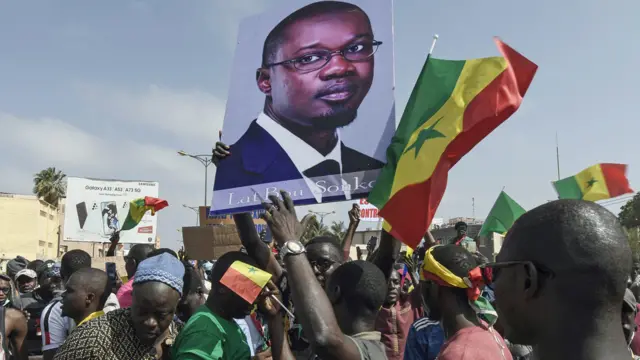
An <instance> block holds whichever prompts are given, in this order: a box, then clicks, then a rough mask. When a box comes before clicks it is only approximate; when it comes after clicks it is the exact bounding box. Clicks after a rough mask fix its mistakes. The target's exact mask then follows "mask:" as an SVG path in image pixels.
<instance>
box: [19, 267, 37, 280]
mask: <svg viewBox="0 0 640 360" xmlns="http://www.w3.org/2000/svg"><path fill="white" fill-rule="evenodd" d="M20 276H27V277H29V278H31V279H35V278H37V277H38V274H36V272H35V271H33V270H31V269H22V270H20V271H18V273H16V280H17V279H18V278H19V277H20Z"/></svg>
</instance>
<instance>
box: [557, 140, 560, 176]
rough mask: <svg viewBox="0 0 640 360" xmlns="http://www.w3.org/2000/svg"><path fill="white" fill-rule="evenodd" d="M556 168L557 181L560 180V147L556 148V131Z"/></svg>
mask: <svg viewBox="0 0 640 360" xmlns="http://www.w3.org/2000/svg"><path fill="white" fill-rule="evenodd" d="M556 166H557V168H558V180H560V147H559V146H558V132H557V131H556Z"/></svg>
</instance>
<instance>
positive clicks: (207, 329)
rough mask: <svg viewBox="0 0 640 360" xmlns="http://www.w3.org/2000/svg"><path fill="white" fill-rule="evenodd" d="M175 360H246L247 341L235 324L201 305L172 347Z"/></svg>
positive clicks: (247, 355)
mask: <svg viewBox="0 0 640 360" xmlns="http://www.w3.org/2000/svg"><path fill="white" fill-rule="evenodd" d="M171 355H172V357H171V358H172V359H174V360H191V359H194V360H195V359H197V360H218V359H225V360H236V359H237V360H247V359H249V358H251V352H250V351H249V345H248V344H247V339H246V337H245V335H244V333H243V332H242V330H241V329H240V327H239V326H238V325H237V324H236V323H235V322H234V321H228V320H225V319H223V318H221V317H220V316H218V315H216V314H214V313H213V312H212V311H211V310H209V308H208V307H207V306H206V305H202V306H200V307H199V308H198V310H197V311H196V312H195V314H193V316H191V318H190V319H189V321H188V322H187V324H186V325H185V326H184V328H183V329H182V331H181V332H180V334H179V335H178V337H177V338H176V342H175V344H174V345H173V347H172V354H171Z"/></svg>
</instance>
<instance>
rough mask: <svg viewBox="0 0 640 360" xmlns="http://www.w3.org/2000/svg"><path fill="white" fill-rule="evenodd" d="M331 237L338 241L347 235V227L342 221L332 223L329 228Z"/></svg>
mask: <svg viewBox="0 0 640 360" xmlns="http://www.w3.org/2000/svg"><path fill="white" fill-rule="evenodd" d="M329 229H330V230H331V233H332V234H333V236H335V237H337V238H338V239H339V240H342V239H343V238H344V234H346V233H347V227H346V226H345V225H344V221H334V222H333V223H332V224H331V227H330V228H329Z"/></svg>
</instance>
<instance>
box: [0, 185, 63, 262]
mask: <svg viewBox="0 0 640 360" xmlns="http://www.w3.org/2000/svg"><path fill="white" fill-rule="evenodd" d="M60 218H61V217H60V212H59V211H58V209H57V208H56V207H54V206H53V205H51V204H48V203H46V202H45V201H43V200H40V199H38V198H37V197H36V196H35V195H18V194H7V193H0V261H1V262H2V265H4V263H6V261H8V260H10V259H13V258H15V257H16V256H18V255H22V256H24V257H25V258H27V259H29V260H36V259H41V260H45V259H55V258H56V257H57V256H58V244H59V239H60ZM2 268H4V266H2Z"/></svg>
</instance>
